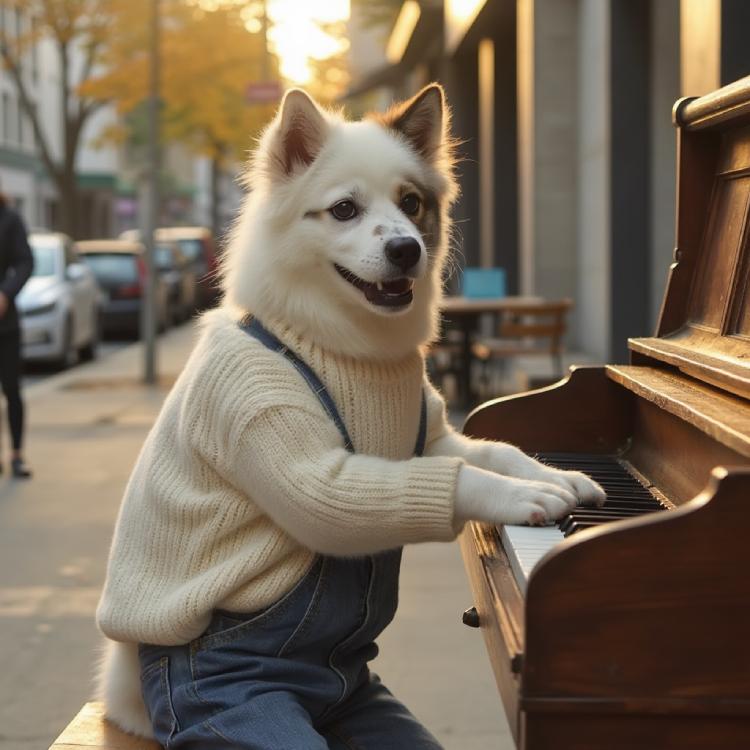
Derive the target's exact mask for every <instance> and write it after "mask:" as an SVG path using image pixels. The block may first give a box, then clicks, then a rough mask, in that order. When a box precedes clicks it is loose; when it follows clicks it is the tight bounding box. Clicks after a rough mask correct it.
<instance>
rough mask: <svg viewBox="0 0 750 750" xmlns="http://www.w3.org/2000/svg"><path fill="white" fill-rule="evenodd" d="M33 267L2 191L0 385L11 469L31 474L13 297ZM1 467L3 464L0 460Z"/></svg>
mask: <svg viewBox="0 0 750 750" xmlns="http://www.w3.org/2000/svg"><path fill="white" fill-rule="evenodd" d="M33 268H34V258H33V256H32V254H31V248H30V247H29V242H28V238H27V237H26V227H25V226H24V224H23V220H22V219H21V217H20V216H19V215H18V214H17V213H16V212H15V211H14V210H13V209H12V208H11V207H10V206H9V205H8V200H7V198H6V197H5V196H4V195H3V194H2V192H0V385H1V386H2V390H3V394H4V395H5V400H6V402H7V404H8V421H9V422H10V434H11V460H10V466H11V472H12V474H13V476H14V477H17V478H19V479H21V478H27V477H30V476H31V472H30V471H29V469H28V467H27V466H26V464H25V463H24V460H23V456H22V454H21V447H22V444H23V400H22V399H21V328H20V324H19V321H18V312H17V311H16V306H15V303H14V299H15V297H16V295H17V294H18V292H20V291H21V287H22V286H23V285H24V284H25V283H26V280H27V279H28V278H29V276H31V271H32V270H33ZM0 471H2V464H1V463H0Z"/></svg>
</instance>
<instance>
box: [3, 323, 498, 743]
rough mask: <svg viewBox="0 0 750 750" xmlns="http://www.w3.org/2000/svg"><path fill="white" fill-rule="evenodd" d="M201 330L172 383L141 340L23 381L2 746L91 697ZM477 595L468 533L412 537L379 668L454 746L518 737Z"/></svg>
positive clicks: (50, 734)
mask: <svg viewBox="0 0 750 750" xmlns="http://www.w3.org/2000/svg"><path fill="white" fill-rule="evenodd" d="M192 336H193V327H192V326H190V325H185V326H182V327H180V328H176V329H172V330H171V331H169V332H168V333H167V334H165V335H163V336H161V337H160V340H159V371H160V373H161V376H162V383H163V387H154V388H148V387H145V386H143V385H141V383H140V371H141V367H142V351H141V349H140V346H139V345H133V346H125V347H121V348H117V349H116V350H115V351H110V352H109V353H108V354H107V355H106V356H101V357H100V358H98V359H97V360H96V361H95V362H93V363H89V364H85V365H80V366H78V367H74V368H72V369H71V370H69V371H66V372H64V373H61V374H58V375H51V376H49V377H46V378H43V379H41V380H39V381H37V382H36V383H35V384H34V385H33V386H32V387H30V388H29V389H28V390H27V406H28V416H29V434H28V457H29V463H30V465H31V467H32V468H33V470H34V478H33V479H32V480H31V481H29V482H23V483H20V482H13V481H11V480H10V479H8V478H7V474H5V475H3V476H2V477H1V478H0V570H1V571H2V574H0V632H2V634H3V638H2V640H0V663H1V664H2V665H3V667H2V680H1V681H0V748H2V750H45V748H47V747H48V746H49V744H50V743H51V742H52V740H53V739H54V738H55V737H56V736H57V735H58V734H59V732H60V731H61V730H62V728H63V727H64V726H65V725H66V724H67V722H68V721H69V720H70V719H71V718H72V717H73V715H74V714H75V713H76V712H77V711H78V709H79V708H80V707H81V705H82V704H83V703H84V702H85V701H86V700H89V699H91V697H92V676H93V672H94V666H93V665H94V663H95V660H96V653H97V648H98V646H99V644H100V643H101V639H100V636H99V634H98V633H97V630H96V627H95V624H94V611H95V608H96V603H97V601H98V597H99V591H100V587H101V584H102V582H103V579H104V573H105V566H106V559H107V553H108V548H109V543H110V538H111V534H112V529H113V525H114V521H115V517H116V514H117V510H118V507H119V503H120V499H121V496H122V492H123V489H124V486H125V484H126V482H127V479H128V476H129V474H130V471H131V468H132V465H133V462H134V460H135V457H136V455H137V453H138V451H139V450H140V447H141V444H142V442H143V439H144V437H145V435H146V433H147V431H148V429H149V428H150V426H151V424H152V422H153V420H154V418H155V417H156V415H157V413H158V410H159V408H160V405H161V402H162V400H163V398H164V396H165V395H166V393H167V386H168V385H169V384H170V383H171V382H172V381H173V379H174V377H175V376H176V375H177V374H178V372H179V370H180V369H181V367H182V363H183V362H184V360H185V357H186V356H187V354H188V352H189V350H190V347H191V343H192ZM470 597H471V594H470V592H469V590H468V586H467V583H466V578H465V574H464V571H463V565H462V563H461V559H460V553H459V550H458V545H456V544H425V545H418V546H415V547H411V548H409V549H407V550H406V551H405V555H404V565H403V574H402V582H401V606H400V611H399V614H398V615H397V617H396V621H395V622H394V623H393V624H392V625H391V626H390V628H389V629H388V630H387V631H386V633H385V634H384V636H383V638H382V639H381V648H382V651H381V656H379V657H378V659H377V661H376V662H375V669H376V671H377V672H378V673H379V674H381V676H382V677H383V679H384V681H385V682H386V684H387V685H388V686H389V687H390V688H391V689H392V690H393V691H394V692H395V693H396V695H398V696H399V697H400V698H402V699H403V700H404V701H405V702H406V703H407V705H409V706H410V708H411V709H412V710H413V711H414V712H415V714H416V715H417V716H418V717H419V718H420V719H421V720H422V721H424V722H425V724H427V726H429V727H430V729H431V730H432V731H433V732H434V733H435V734H436V736H437V737H438V738H439V739H440V740H441V741H442V742H443V743H444V746H445V747H446V749H447V750H480V749H481V750H484V749H485V748H488V747H493V748H510V747H512V745H511V744H510V740H509V739H508V737H509V734H508V729H507V726H506V724H505V719H504V716H503V713H502V709H501V707H500V701H499V697H498V695H497V690H496V687H495V684H494V680H493V677H492V674H491V671H490V668H489V662H488V659H487V655H486V651H485V648H484V644H483V641H482V637H481V635H480V634H479V632H478V631H475V630H471V629H469V628H466V627H465V626H463V625H462V624H461V621H460V615H461V612H462V611H463V609H465V608H466V607H467V606H469V605H470V603H471V598H470ZM447 675H449V676H450V677H449V678H448V677H446V676H447Z"/></svg>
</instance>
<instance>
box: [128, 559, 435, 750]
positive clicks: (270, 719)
mask: <svg viewBox="0 0 750 750" xmlns="http://www.w3.org/2000/svg"><path fill="white" fill-rule="evenodd" d="M400 560H401V550H400V549H399V550H393V551H390V552H384V553H381V554H378V555H373V556H370V557H364V558H354V559H352V558H348V559H339V558H332V557H323V556H319V557H318V558H317V559H316V560H315V562H314V564H313V565H312V567H311V568H310V570H309V571H308V573H307V574H306V575H305V576H304V577H303V578H302V579H301V580H300V581H299V583H298V584H297V585H296V586H295V587H294V588H293V589H292V590H291V591H290V592H289V593H288V594H286V595H285V596H284V597H282V598H281V599H280V600H279V601H277V602H275V603H274V604H273V605H271V606H270V607H268V608H266V609H264V610H262V611H260V612H258V613H254V614H250V615H243V614H237V613H231V612H222V611H217V612H215V615H214V617H213V619H212V621H211V624H210V626H209V628H208V629H207V630H206V632H205V633H204V634H203V635H201V636H200V637H199V638H197V639H196V640H194V641H193V642H191V643H188V644H186V645H184V646H151V645H141V646H140V660H141V682H142V686H143V695H144V698H145V701H146V705H147V707H148V710H149V713H150V716H151V720H152V722H153V725H154V730H155V732H156V737H157V739H158V741H159V742H160V743H161V744H162V745H163V746H164V747H166V748H169V750H173V749H175V750H177V749H179V750H182V749H183V748H184V749H185V750H187V749H188V748H190V749H192V750H212V749H213V748H242V749H247V750H250V748H252V750H325V749H327V748H330V749H331V750H343V749H345V748H349V749H355V750H439V749H440V745H439V744H438V742H437V740H435V739H434V737H432V736H431V735H430V734H429V733H428V732H427V730H426V729H424V727H422V726H421V724H419V722H418V721H417V720H416V719H415V718H414V717H413V716H412V714H410V713H409V711H408V710H407V709H406V708H405V707H404V706H403V705H402V704H401V703H400V702H399V701H398V700H396V699H395V698H394V697H393V695H391V693H390V692H389V691H388V690H387V688H386V687H385V686H384V685H383V684H382V683H381V682H380V680H379V679H378V677H377V676H376V675H374V674H371V673H370V671H369V669H368V667H367V662H368V661H369V660H371V659H372V658H373V657H374V656H375V655H376V654H377V646H376V645H375V643H374V639H375V638H376V637H377V635H378V634H379V633H380V632H381V631H382V630H383V628H384V627H385V626H386V625H387V624H388V623H389V622H390V621H391V619H392V618H393V615H394V613H395V611H396V605H397V601H398V572H399V565H400Z"/></svg>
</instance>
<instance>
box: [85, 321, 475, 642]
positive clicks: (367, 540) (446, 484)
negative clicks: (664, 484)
mask: <svg viewBox="0 0 750 750" xmlns="http://www.w3.org/2000/svg"><path fill="white" fill-rule="evenodd" d="M263 322H264V324H265V325H266V326H267V327H268V328H269V329H270V330H272V331H273V332H274V333H275V334H276V335H277V336H278V337H279V338H280V339H281V340H282V341H283V342H284V343H285V344H286V345H287V346H289V347H290V348H291V349H292V350H293V351H294V352H296V353H297V355H298V356H300V357H301V358H302V359H303V360H305V361H306V362H307V363H308V364H309V365H310V366H311V367H312V368H313V370H315V372H316V373H317V375H318V377H319V378H320V379H321V381H322V382H323V383H324V384H325V386H326V387H327V388H328V390H329V392H330V394H331V396H332V398H333V400H334V401H335V403H336V406H337V407H338V409H339V412H340V414H341V416H342V419H343V420H344V423H345V424H346V427H347V430H348V431H349V434H350V436H351V439H352V441H353V443H354V447H355V450H356V454H350V453H348V452H347V451H346V450H345V449H344V447H343V440H342V438H341V435H340V433H339V432H338V430H337V429H336V427H335V425H334V424H333V422H332V420H331V419H330V418H329V417H328V416H327V414H326V413H325V411H324V410H323V408H322V407H321V405H320V404H319V402H318V400H317V399H316V398H315V396H314V395H313V393H312V392H311V391H310V389H309V387H308V386H307V384H306V383H305V382H304V380H303V379H302V377H301V376H300V375H299V373H297V371H296V370H295V369H294V368H293V367H292V365H291V364H290V363H289V362H288V361H287V360H286V359H284V357H283V356H282V355H280V354H278V353H274V352H271V351H270V350H268V349H266V348H265V347H264V346H263V345H262V344H261V343H260V342H258V341H257V340H255V339H254V338H252V337H250V336H248V334H247V333H245V332H244V331H242V330H241V329H240V328H239V327H238V325H237V323H236V320H235V319H233V317H232V315H231V314H230V313H229V312H228V311H226V310H223V309H219V310H217V311H214V312H212V313H209V314H208V315H206V316H205V320H204V323H203V331H202V334H201V337H200V339H199V341H198V343H197V345H196V347H195V349H194V351H193V353H192V355H191V357H190V359H189V361H188V363H187V365H186V366H185V369H184V371H183V372H182V374H181V375H180V378H179V379H178V381H177V383H176V384H175V386H174V388H173V390H172V392H171V393H170V394H169V396H168V397H167V399H166V401H165V403H164V406H163V408H162V411H161V414H160V415H159V418H158V419H157V421H156V423H155V425H154V427H153V429H152V430H151V432H150V434H149V436H148V438H147V440H146V442H145V444H144V446H143V448H142V450H141V453H140V456H139V458H138V461H137V463H136V466H135V469H134V471H133V474H132V476H131V478H130V481H129V483H128V486H127V489H126V492H125V497H124V500H123V504H122V507H121V509H120V515H119V518H118V520H117V526H116V529H115V535H114V541H113V544H112V550H111V553H110V559H109V566H108V571H107V580H106V583H105V587H104V592H103V594H102V599H101V601H100V603H99V608H98V611H97V620H98V623H99V626H100V628H101V629H102V631H103V632H104V633H105V634H106V635H107V636H109V637H110V638H113V639H115V640H122V641H137V642H146V643H156V644H165V645H176V644H181V643H186V642H188V641H190V640H192V639H193V638H195V637H197V636H198V635H200V633H201V632H203V630H205V628H206V626H207V624H208V622H209V619H210V617H211V611H212V610H213V609H214V608H221V609H227V610H232V611H239V612H251V611H253V610H256V609H259V608H262V607H265V606H267V605H269V604H271V603H273V602H274V601H276V600H277V599H278V598H279V597H281V596H282V595H283V594H284V593H286V592H287V591H288V590H289V589H291V588H292V586H293V585H294V584H295V583H296V582H297V581H298V580H299V579H300V578H301V577H302V576H303V575H304V573H305V572H306V571H307V569H308V568H309V566H310V565H311V563H312V561H313V559H314V557H315V553H316V552H317V553H324V554H328V555H363V554H368V553H373V552H377V551H381V550H384V549H389V548H393V547H397V546H401V545H403V544H408V543H412V542H424V541H430V540H450V539H452V538H454V536H455V533H456V532H455V529H454V523H453V503H454V492H455V487H456V481H457V476H458V472H459V469H460V466H461V464H462V459H460V458H452V457H439V456H435V457H423V458H413V457H412V451H413V450H414V445H415V442H416V436H417V431H418V425H419V412H420V398H421V395H420V391H421V388H422V387H423V386H425V387H426V388H427V395H428V421H427V451H426V453H429V445H430V443H431V442H432V441H434V440H436V439H437V438H438V437H440V436H441V435H443V434H444V432H445V430H446V429H448V428H447V426H446V422H445V405H444V403H443V401H442V399H441V397H440V396H439V394H438V393H437V392H436V391H435V390H434V389H433V388H432V387H431V386H430V385H429V383H428V381H427V380H426V378H425V375H424V362H423V360H422V358H421V356H419V355H418V354H416V353H415V354H414V355H413V356H410V357H408V358H407V359H405V360H403V361H399V362H396V363H381V362H362V361H357V360H353V359H349V358H346V357H343V356H340V355H333V354H331V353H330V352H326V351H323V350H321V349H320V348H319V347H317V346H315V345H312V344H311V343H309V342H306V341H303V340H300V339H299V338H298V337H296V336H294V335H293V334H292V333H291V332H290V331H289V330H286V329H285V328H284V327H283V326H279V325H274V324H273V322H272V321H267V320H264V321H263Z"/></svg>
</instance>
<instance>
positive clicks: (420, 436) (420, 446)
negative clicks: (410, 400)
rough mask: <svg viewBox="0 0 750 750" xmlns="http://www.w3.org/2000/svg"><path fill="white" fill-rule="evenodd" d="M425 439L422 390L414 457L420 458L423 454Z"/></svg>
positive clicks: (425, 416)
mask: <svg viewBox="0 0 750 750" xmlns="http://www.w3.org/2000/svg"><path fill="white" fill-rule="evenodd" d="M426 438H427V398H426V396H425V393H424V387H423V388H422V403H421V404H420V407H419V431H418V432H417V444H416V445H415V446H414V455H415V456H421V455H422V454H423V453H424V448H425V440H426Z"/></svg>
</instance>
